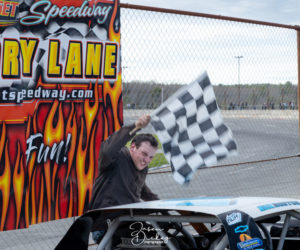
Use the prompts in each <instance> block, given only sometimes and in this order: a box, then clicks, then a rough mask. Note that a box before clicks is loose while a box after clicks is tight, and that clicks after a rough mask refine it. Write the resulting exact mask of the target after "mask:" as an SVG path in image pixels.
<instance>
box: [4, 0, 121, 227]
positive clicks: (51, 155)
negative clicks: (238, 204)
mask: <svg viewBox="0 0 300 250" xmlns="http://www.w3.org/2000/svg"><path fill="white" fill-rule="evenodd" d="M118 8H119V1H117V0H116V1H115V2H114V6H113V12H112V17H111V20H110V21H109V25H108V28H107V29H108V38H109V40H110V41H113V42H116V43H118V44H119V46H120V27H118V28H117V29H116V30H115V27H117V25H116V24H119V21H120V20H117V18H119V13H118ZM118 67H119V68H118V69H116V70H117V74H118V75H117V80H116V81H115V82H112V81H104V82H103V83H98V82H97V83H94V84H92V83H90V84H78V85H76V86H75V85H71V84H64V83H57V84H49V83H44V82H42V79H41V78H40V79H39V80H38V83H37V85H36V88H38V87H42V88H43V89H45V90H46V89H52V90H53V89H62V90H66V91H67V93H70V92H71V91H72V90H73V89H74V88H75V89H83V90H87V89H88V90H93V94H94V95H93V99H85V100H66V101H58V100H54V99H47V100H43V99H33V101H32V103H31V104H32V106H30V109H28V110H29V111H28V110H26V112H27V113H26V115H24V116H23V118H24V117H25V118H26V119H24V122H23V121H22V120H20V121H19V122H18V124H17V123H16V124H14V123H13V122H11V121H10V123H6V122H4V120H3V121H2V123H1V124H0V213H1V215H0V231H3V230H11V229H18V228H25V227H28V226H29V225H32V224H36V223H41V222H45V221H49V220H55V219H62V218H66V217H72V216H78V215H81V214H82V213H83V212H84V211H85V210H86V209H87V208H88V202H89V200H90V198H91V194H92V185H93V181H94V179H95V177H96V176H97V173H98V166H97V163H98V161H97V160H98V154H99V152H100V146H101V142H102V141H103V140H105V139H106V138H107V137H108V136H109V135H110V134H111V133H113V132H114V131H115V130H118V129H119V128H120V127H121V126H122V124H123V108H122V86H121V85H122V84H121V67H120V65H119V66H118ZM74 86H75V87H74ZM28 103H29V102H28ZM24 105H25V104H24ZM26 105H27V104H26ZM28 105H29V104H28ZM21 106H22V105H20V106H16V110H17V108H20V107H21ZM8 107H9V106H8ZM23 108H24V106H23ZM8 110H9V111H11V110H13V109H12V108H11V107H10V109H7V110H5V108H3V112H8ZM19 113H20V114H23V113H22V112H21V111H19ZM28 114H29V115H28ZM30 143H31V146H29V145H30Z"/></svg>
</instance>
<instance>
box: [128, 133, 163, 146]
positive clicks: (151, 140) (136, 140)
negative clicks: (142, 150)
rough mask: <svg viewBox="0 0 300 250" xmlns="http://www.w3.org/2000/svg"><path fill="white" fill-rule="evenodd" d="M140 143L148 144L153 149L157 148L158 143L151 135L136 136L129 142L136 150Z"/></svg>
mask: <svg viewBox="0 0 300 250" xmlns="http://www.w3.org/2000/svg"><path fill="white" fill-rule="evenodd" d="M142 142H149V143H150V145H151V146H152V147H154V148H157V147H158V141H157V140H156V138H155V137H154V136H153V135H152V134H138V135H136V136H135V137H134V138H133V139H132V141H131V143H134V144H135V146H136V147H137V148H139V147H140V146H141V143H142Z"/></svg>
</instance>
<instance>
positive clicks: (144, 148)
mask: <svg viewBox="0 0 300 250" xmlns="http://www.w3.org/2000/svg"><path fill="white" fill-rule="evenodd" d="M156 149H157V148H154V147H152V146H151V144H150V142H148V141H145V142H142V143H141V145H140V146H139V147H138V148H137V147H136V145H135V144H134V143H132V144H131V146H130V155H131V158H132V160H133V162H134V165H135V167H136V168H137V169H138V170H143V169H144V168H145V167H147V166H148V164H149V163H150V162H151V160H152V159H153V156H154V155H155V152H156Z"/></svg>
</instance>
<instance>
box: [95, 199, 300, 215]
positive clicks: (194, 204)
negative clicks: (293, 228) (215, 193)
mask: <svg viewBox="0 0 300 250" xmlns="http://www.w3.org/2000/svg"><path fill="white" fill-rule="evenodd" d="M100 210H135V211H143V210H174V211H190V212H196V213H202V214H207V215H213V216H217V215H219V214H222V213H225V212H229V211H232V210H239V211H242V212H244V213H247V214H248V215H250V216H251V217H252V218H253V219H259V218H264V217H271V216H273V215H278V214H284V213H287V212H288V211H292V210H300V200H298V199H294V198H275V197H207V196H200V197H192V198H177V199H167V200H156V201H148V202H138V203H132V204H127V205H121V206H113V207H108V208H103V209H100Z"/></svg>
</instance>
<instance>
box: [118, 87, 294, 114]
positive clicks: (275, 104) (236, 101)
mask: <svg viewBox="0 0 300 250" xmlns="http://www.w3.org/2000/svg"><path fill="white" fill-rule="evenodd" d="M182 86H183V85H181V84H176V83H174V84H161V83H156V82H138V81H132V82H123V104H124V107H125V108H136V109H154V108H157V107H158V106H159V105H160V104H161V103H162V102H164V101H165V100H166V99H167V98H168V97H170V96H171V95H172V94H173V93H175V92H176V90H178V89H179V88H180V87H182ZM213 87H214V92H215V95H216V99H217V103H218V105H219V107H220V108H221V109H295V108H297V107H298V103H297V100H298V97H297V85H294V84H292V83H291V82H289V81H288V82H286V83H284V84H282V83H281V84H269V83H265V84H241V85H237V84H236V85H223V84H218V85H214V86H213Z"/></svg>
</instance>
